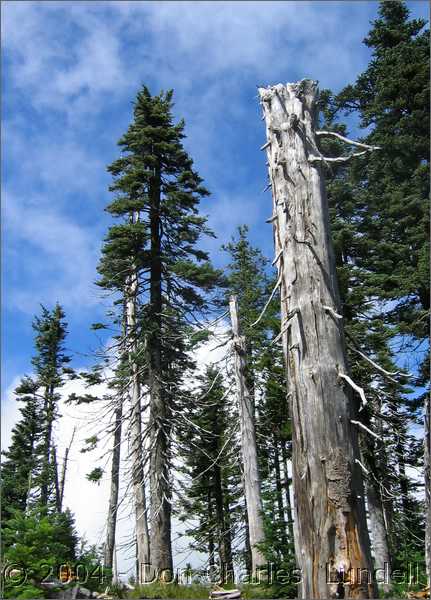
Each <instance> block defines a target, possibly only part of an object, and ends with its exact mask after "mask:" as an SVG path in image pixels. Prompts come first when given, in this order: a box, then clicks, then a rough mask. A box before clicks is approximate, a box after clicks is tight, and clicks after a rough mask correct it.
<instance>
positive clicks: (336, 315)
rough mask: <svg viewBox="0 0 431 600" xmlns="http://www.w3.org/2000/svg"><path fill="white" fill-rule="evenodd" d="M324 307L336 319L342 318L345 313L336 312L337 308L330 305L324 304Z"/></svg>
mask: <svg viewBox="0 0 431 600" xmlns="http://www.w3.org/2000/svg"><path fill="white" fill-rule="evenodd" d="M323 308H324V309H325V310H326V312H328V313H330V314H331V315H332V316H333V317H335V318H336V319H342V318H343V315H339V314H338V313H337V312H335V310H334V309H333V308H331V307H330V306H325V305H324V306H323Z"/></svg>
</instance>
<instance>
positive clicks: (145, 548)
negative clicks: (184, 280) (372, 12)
mask: <svg viewBox="0 0 431 600" xmlns="http://www.w3.org/2000/svg"><path fill="white" fill-rule="evenodd" d="M137 296H138V275H137V272H136V269H134V272H133V274H132V275H131V277H130V278H129V282H128V285H127V290H126V330H127V340H128V344H129V367H130V379H131V393H130V401H131V424H130V434H131V435H130V454H131V457H132V482H133V493H134V500H135V529H136V553H137V556H136V561H137V579H138V582H140V583H141V582H142V580H143V575H144V573H145V572H146V567H145V565H148V564H149V563H150V542H149V534H148V522H147V506H146V498H145V478H144V466H143V447H142V421H141V382H140V376H139V366H138V364H137V362H136V353H137V342H136V338H137V321H136V303H137Z"/></svg>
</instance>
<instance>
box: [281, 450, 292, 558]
mask: <svg viewBox="0 0 431 600" xmlns="http://www.w3.org/2000/svg"><path fill="white" fill-rule="evenodd" d="M281 455H282V458H283V471H284V492H285V498H286V513H287V526H288V529H289V542H290V543H291V544H292V546H293V547H294V546H295V536H294V533H293V513H292V503H291V501H290V485H289V481H290V478H289V468H288V466H287V448H286V442H285V441H284V440H283V441H282V442H281ZM294 553H295V552H294Z"/></svg>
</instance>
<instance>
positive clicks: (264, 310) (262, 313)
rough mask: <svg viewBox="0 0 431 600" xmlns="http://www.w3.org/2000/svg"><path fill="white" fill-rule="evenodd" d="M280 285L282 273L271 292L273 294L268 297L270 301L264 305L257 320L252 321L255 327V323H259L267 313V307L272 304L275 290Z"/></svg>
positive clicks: (252, 325)
mask: <svg viewBox="0 0 431 600" xmlns="http://www.w3.org/2000/svg"><path fill="white" fill-rule="evenodd" d="M280 285H281V275H280V277H279V278H278V279H277V283H276V284H275V286H274V289H273V290H272V292H271V295H270V297H269V298H268V301H267V303H266V304H265V306H264V307H263V310H262V312H261V313H260V315H259V317H258V318H257V319H256V321H255V322H254V323H252V324H251V327H255V325H257V324H258V323H259V322H260V320H261V319H262V317H263V315H264V314H265V312H266V309H267V308H268V306H269V305H270V304H271V300H272V299H273V298H274V296H275V292H276V291H277V290H278V288H279V287H280Z"/></svg>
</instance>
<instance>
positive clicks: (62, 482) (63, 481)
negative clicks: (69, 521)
mask: <svg viewBox="0 0 431 600" xmlns="http://www.w3.org/2000/svg"><path fill="white" fill-rule="evenodd" d="M75 432H76V427H74V428H73V432H72V437H71V438H70V443H69V445H68V446H67V448H66V450H65V452H64V458H63V466H62V469H61V479H60V512H61V510H62V508H63V500H64V488H65V486H66V475H67V463H68V460H69V453H70V449H71V447H72V444H73V440H74V438H75Z"/></svg>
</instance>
